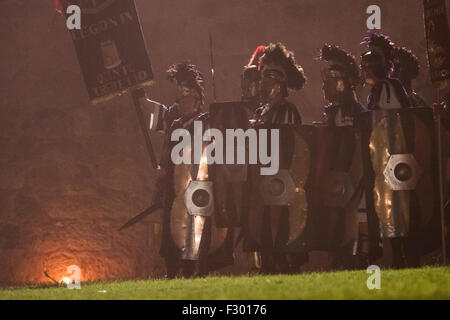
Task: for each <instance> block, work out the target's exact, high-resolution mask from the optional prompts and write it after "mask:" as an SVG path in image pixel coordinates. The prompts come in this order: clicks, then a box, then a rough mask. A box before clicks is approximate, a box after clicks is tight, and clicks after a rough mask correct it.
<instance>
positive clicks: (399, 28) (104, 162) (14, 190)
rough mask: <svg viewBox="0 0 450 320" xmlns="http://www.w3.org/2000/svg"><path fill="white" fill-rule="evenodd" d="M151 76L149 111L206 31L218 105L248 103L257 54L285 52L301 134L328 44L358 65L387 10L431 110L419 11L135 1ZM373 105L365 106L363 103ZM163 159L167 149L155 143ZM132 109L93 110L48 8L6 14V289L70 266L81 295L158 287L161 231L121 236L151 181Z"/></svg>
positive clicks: (12, 7) (58, 20) (23, 7)
mask: <svg viewBox="0 0 450 320" xmlns="http://www.w3.org/2000/svg"><path fill="white" fill-rule="evenodd" d="M136 3H137V7H138V11H139V15H140V17H141V20H142V21H141V22H142V28H143V32H144V34H145V39H146V42H147V44H148V47H149V51H150V52H149V53H150V56H151V59H152V64H153V67H154V73H155V80H156V85H155V86H154V87H152V88H151V89H150V90H149V93H150V95H151V96H152V98H154V99H155V100H158V101H161V102H163V103H166V104H168V103H170V102H171V99H172V97H173V88H172V86H171V85H170V84H169V82H168V81H167V80H166V76H165V74H164V71H165V69H166V67H167V66H168V65H169V64H171V63H173V62H178V61H182V60H185V59H190V60H191V61H192V62H194V63H196V64H198V65H199V66H200V68H201V70H203V71H204V72H205V75H206V80H207V82H208V84H207V102H210V101H212V98H211V94H212V90H211V88H212V87H211V81H210V80H211V79H210V78H211V76H210V74H208V70H210V65H209V39H208V31H209V30H210V31H211V33H212V35H213V37H214V50H215V62H216V75H217V78H216V81H217V82H216V87H217V93H218V97H217V98H218V100H222V101H224V100H235V99H238V98H239V97H240V84H239V77H240V71H241V68H242V66H243V65H244V64H245V63H247V61H248V60H249V58H250V55H251V53H252V51H253V50H254V48H255V47H256V46H257V45H259V44H266V43H268V42H271V41H272V42H276V41H282V42H284V43H285V44H286V45H287V46H288V48H290V49H291V50H293V51H295V53H296V57H297V60H298V62H299V63H301V64H302V65H303V67H304V69H305V71H306V74H307V76H308V79H309V81H308V84H307V86H306V87H305V89H304V90H302V91H301V92H299V93H294V94H292V96H291V98H292V101H293V102H294V103H296V104H297V105H298V106H299V109H300V111H301V113H302V115H303V118H304V119H305V120H306V122H310V121H312V120H315V119H318V118H319V116H320V114H321V112H322V111H321V108H322V105H323V99H322V93H321V80H320V64H319V63H317V62H315V61H314V60H313V58H314V57H316V56H317V54H318V51H319V49H320V47H321V46H322V44H323V43H324V42H329V43H335V44H339V45H342V46H343V47H345V48H348V49H349V50H352V51H353V52H354V53H355V54H359V53H360V51H361V50H362V47H361V46H360V45H359V43H360V41H361V38H362V37H363V35H364V33H365V19H366V15H365V9H366V8H367V6H368V5H370V4H377V3H378V4H379V5H380V6H381V8H382V25H383V31H384V32H386V33H389V34H391V35H392V38H393V39H394V41H400V40H401V44H402V45H405V46H408V47H411V48H412V49H414V50H415V51H417V54H418V55H419V58H420V61H421V64H422V67H423V73H422V75H421V77H420V79H419V80H418V81H417V83H416V88H417V89H419V91H421V93H422V94H423V95H424V96H425V97H427V98H428V99H430V98H431V95H432V92H431V86H430V83H429V81H428V74H427V70H426V68H425V66H426V60H425V50H424V48H425V47H424V46H425V39H424V36H423V34H424V32H423V24H422V11H421V3H422V1H420V0H414V1H413V0H397V1H365V0H346V1H331V0H289V1H288V0H245V1H242V0H215V1H208V0H189V1H183V0H151V1H148V0H136ZM364 94H365V93H364V92H361V95H362V96H363V95H364ZM153 138H154V141H155V145H156V147H155V149H156V150H159V147H160V145H161V141H160V137H156V136H154V137H153ZM157 174H158V173H157V172H156V171H154V170H153V169H152V168H151V166H150V163H149V157H148V154H147V153H146V149H145V145H144V140H143V138H142V134H141V132H140V130H139V127H138V122H137V119H136V114H135V111H134V107H133V106H132V104H131V100H130V98H129V96H123V97H119V98H116V99H114V100H113V101H110V102H108V103H104V104H102V105H100V106H96V107H93V106H92V105H90V103H89V100H88V96H87V93H86V90H85V87H84V83H83V80H82V76H81V73H80V68H79V65H78V62H77V59H76V56H75V51H74V48H73V44H72V41H71V39H70V36H69V34H68V32H67V30H65V22H64V20H63V19H62V17H61V16H59V15H57V14H56V13H55V11H54V9H53V7H52V1H51V0H2V1H0V283H1V284H18V283H30V282H32V283H37V282H47V281H50V280H49V279H47V278H46V277H45V276H44V271H47V272H48V274H49V275H50V276H51V277H53V278H56V279H57V280H59V279H60V278H61V277H62V275H63V274H64V271H65V268H67V266H69V265H71V264H76V265H78V266H80V268H81V271H82V281H90V280H99V279H127V278H144V277H148V276H158V275H161V274H162V273H163V272H164V270H163V265H162V263H161V259H160V258H159V256H158V246H159V244H158V242H159V241H160V240H159V234H160V233H159V232H160V231H159V230H160V228H159V226H158V225H157V224H154V223H152V222H151V221H146V222H144V223H140V224H138V225H136V226H135V227H133V228H132V229H129V230H126V231H124V232H121V233H119V232H117V228H118V227H119V226H120V225H121V224H122V223H123V222H124V221H126V220H127V219H128V218H130V217H131V216H133V215H135V214H136V213H138V212H140V210H143V209H145V208H146V207H147V206H148V205H149V202H150V200H151V195H152V193H153V192H154V182H155V178H156V176H157Z"/></svg>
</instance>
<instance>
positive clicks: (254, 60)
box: [241, 46, 265, 112]
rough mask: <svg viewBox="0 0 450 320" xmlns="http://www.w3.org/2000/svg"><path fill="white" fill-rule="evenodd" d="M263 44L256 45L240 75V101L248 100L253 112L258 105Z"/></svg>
mask: <svg viewBox="0 0 450 320" xmlns="http://www.w3.org/2000/svg"><path fill="white" fill-rule="evenodd" d="M264 48H265V47H264V46H258V47H257V48H256V50H255V52H254V53H253V55H252V57H251V58H250V61H249V63H248V64H247V65H245V66H244V70H243V72H242V76H241V89H242V101H248V102H249V103H250V105H251V109H253V110H252V112H254V111H255V110H256V109H257V108H258V107H259V106H260V105H259V104H260V99H261V97H260V88H259V86H260V81H261V72H260V70H259V60H260V58H261V56H262V55H263V52H264Z"/></svg>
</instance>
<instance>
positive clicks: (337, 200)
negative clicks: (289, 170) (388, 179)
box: [311, 45, 367, 268]
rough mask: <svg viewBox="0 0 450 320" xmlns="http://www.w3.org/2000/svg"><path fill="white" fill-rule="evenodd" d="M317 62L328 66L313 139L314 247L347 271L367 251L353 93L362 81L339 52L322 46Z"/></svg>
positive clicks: (350, 61)
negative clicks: (322, 106)
mask: <svg viewBox="0 0 450 320" xmlns="http://www.w3.org/2000/svg"><path fill="white" fill-rule="evenodd" d="M320 59H321V60H322V61H325V62H327V67H326V68H324V69H323V70H322V79H323V87H322V88H323V92H324V97H325V100H326V101H327V102H328V104H327V105H326V106H325V118H326V122H325V123H323V124H322V125H320V126H319V127H318V130H317V138H316V155H317V157H316V160H315V180H316V181H315V185H316V188H314V193H315V194H314V195H313V197H314V198H315V199H316V201H315V203H314V215H313V217H311V219H313V220H314V230H316V232H313V233H314V234H313V239H314V241H313V242H312V247H314V249H316V250H326V251H330V252H331V253H332V254H331V257H332V259H331V260H332V267H333V268H342V267H344V268H351V267H353V266H354V264H355V263H356V262H357V261H355V260H356V259H353V258H354V256H356V255H358V256H361V255H362V251H364V250H365V251H367V246H366V244H367V241H366V240H367V239H366V238H365V237H363V235H364V232H363V229H367V228H364V226H365V224H364V223H365V221H366V217H365V212H358V209H359V208H358V207H359V204H360V201H361V197H362V194H363V189H364V188H363V183H362V177H363V172H362V166H361V141H360V138H359V135H358V127H357V120H358V118H359V116H360V113H361V112H362V111H363V107H362V106H361V104H360V103H359V102H358V99H357V97H356V92H355V90H356V88H357V86H359V85H361V84H362V81H361V77H360V71H359V67H358V65H357V64H356V62H355V59H354V57H353V56H352V55H351V54H349V53H347V52H346V51H344V50H342V49H341V48H339V47H337V46H333V45H324V46H323V48H322V50H321V55H320ZM366 253H367V252H366Z"/></svg>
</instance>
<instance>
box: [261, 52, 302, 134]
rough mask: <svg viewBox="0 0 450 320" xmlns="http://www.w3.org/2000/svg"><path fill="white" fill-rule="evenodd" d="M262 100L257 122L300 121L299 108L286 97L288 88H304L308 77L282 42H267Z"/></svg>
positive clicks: (280, 122) (262, 70)
mask: <svg viewBox="0 0 450 320" xmlns="http://www.w3.org/2000/svg"><path fill="white" fill-rule="evenodd" d="M260 71H261V84H260V93H261V102H262V104H263V106H262V107H260V108H259V109H258V110H256V113H255V116H256V117H255V120H256V125H258V124H263V123H264V124H301V123H302V119H301V117H300V113H299V112H298V110H297V107H296V106H295V105H294V104H292V103H291V102H289V101H288V100H287V97H288V95H289V94H288V89H295V90H300V89H301V88H303V86H304V84H305V82H306V77H305V73H304V71H303V68H302V67H300V66H299V65H297V64H296V62H295V58H294V54H293V53H292V52H291V51H288V50H287V49H286V47H285V46H284V45H283V44H281V43H277V44H273V43H271V44H270V45H268V46H267V47H266V48H265V49H264V51H263V55H262V57H261V59H260Z"/></svg>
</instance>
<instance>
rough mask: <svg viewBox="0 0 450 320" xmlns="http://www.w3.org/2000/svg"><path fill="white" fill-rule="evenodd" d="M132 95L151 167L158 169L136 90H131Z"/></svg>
mask: <svg viewBox="0 0 450 320" xmlns="http://www.w3.org/2000/svg"><path fill="white" fill-rule="evenodd" d="M132 97H133V103H134V106H135V108H136V115H137V118H138V122H139V125H140V127H141V131H142V135H143V136H144V140H145V145H146V147H147V151H148V154H149V156H150V161H151V164H152V167H153V169H157V170H158V169H159V165H158V162H157V161H156V157H155V153H154V151H153V145H152V141H151V139H150V134H149V133H148V131H147V126H146V124H145V119H144V113H143V112H142V109H141V104H140V102H139V98H138V96H137V94H136V92H133V94H132Z"/></svg>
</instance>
